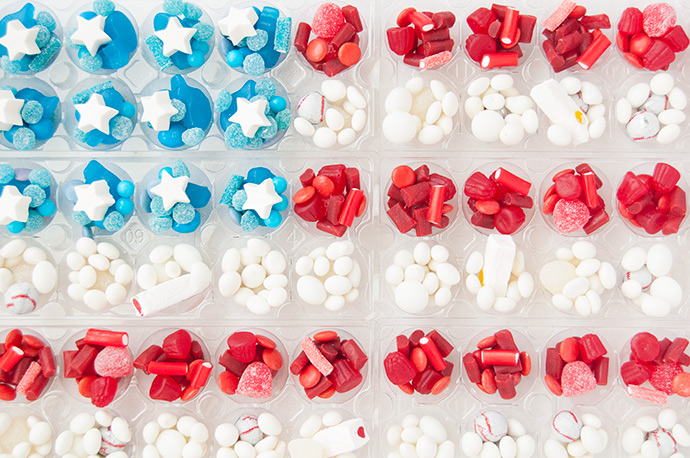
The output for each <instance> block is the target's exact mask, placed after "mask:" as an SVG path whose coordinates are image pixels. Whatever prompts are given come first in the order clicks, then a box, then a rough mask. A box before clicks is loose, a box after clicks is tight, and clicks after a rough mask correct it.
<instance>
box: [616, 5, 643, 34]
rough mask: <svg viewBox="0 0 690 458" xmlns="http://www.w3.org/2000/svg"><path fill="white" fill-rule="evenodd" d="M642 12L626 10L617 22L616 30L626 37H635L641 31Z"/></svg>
mask: <svg viewBox="0 0 690 458" xmlns="http://www.w3.org/2000/svg"><path fill="white" fill-rule="evenodd" d="M642 21H643V16H642V11H640V10H639V9H637V8H626V9H625V10H623V14H621V18H620V21H618V30H619V31H620V32H623V33H624V34H626V35H635V34H637V33H639V32H641V31H642Z"/></svg>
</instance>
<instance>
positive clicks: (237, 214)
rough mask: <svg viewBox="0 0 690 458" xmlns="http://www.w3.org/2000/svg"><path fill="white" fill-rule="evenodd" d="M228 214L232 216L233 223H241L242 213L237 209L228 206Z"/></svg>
mask: <svg viewBox="0 0 690 458" xmlns="http://www.w3.org/2000/svg"><path fill="white" fill-rule="evenodd" d="M228 215H229V216H230V220H231V221H232V222H233V223H235V224H237V225H239V224H240V220H241V219H242V213H240V212H238V211H237V210H235V209H234V208H232V207H228Z"/></svg>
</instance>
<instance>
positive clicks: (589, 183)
mask: <svg viewBox="0 0 690 458" xmlns="http://www.w3.org/2000/svg"><path fill="white" fill-rule="evenodd" d="M582 182H583V184H584V188H585V203H586V204H587V206H588V207H589V208H596V207H597V206H598V205H599V195H598V194H597V179H596V176H595V175H594V172H585V173H584V174H582Z"/></svg>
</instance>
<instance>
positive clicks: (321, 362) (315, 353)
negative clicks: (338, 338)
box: [301, 336, 333, 376]
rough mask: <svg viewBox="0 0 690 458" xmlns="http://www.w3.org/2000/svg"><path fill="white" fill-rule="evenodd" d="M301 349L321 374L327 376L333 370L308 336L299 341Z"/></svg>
mask: <svg viewBox="0 0 690 458" xmlns="http://www.w3.org/2000/svg"><path fill="white" fill-rule="evenodd" d="M301 347H302V351H303V352H304V354H305V355H307V358H309V362H311V363H312V364H313V365H314V366H316V368H317V369H318V370H319V372H321V373H322V374H323V375H325V376H328V375H330V374H331V372H333V365H332V364H331V363H330V362H329V361H328V360H327V359H326V358H325V357H324V356H323V354H322V353H321V351H320V350H319V348H318V347H317V346H316V344H315V343H314V341H313V340H311V338H310V337H308V336H307V337H305V338H304V339H303V340H302V343H301Z"/></svg>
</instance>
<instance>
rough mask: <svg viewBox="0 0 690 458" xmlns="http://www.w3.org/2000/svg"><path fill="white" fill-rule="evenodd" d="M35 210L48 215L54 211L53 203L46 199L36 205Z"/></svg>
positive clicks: (42, 214)
mask: <svg viewBox="0 0 690 458" xmlns="http://www.w3.org/2000/svg"><path fill="white" fill-rule="evenodd" d="M36 211H37V212H38V214H39V215H41V216H50V215H52V214H53V213H55V203H54V202H53V201H52V200H50V199H46V200H44V201H43V203H42V204H41V205H39V206H38V207H36Z"/></svg>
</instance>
